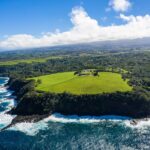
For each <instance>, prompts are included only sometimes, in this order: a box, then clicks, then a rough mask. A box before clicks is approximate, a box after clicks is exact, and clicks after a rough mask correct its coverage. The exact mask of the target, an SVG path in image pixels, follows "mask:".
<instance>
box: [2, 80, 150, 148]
mask: <svg viewBox="0 0 150 150" xmlns="http://www.w3.org/2000/svg"><path fill="white" fill-rule="evenodd" d="M7 81H8V78H0V129H1V128H3V127H5V126H6V125H8V124H9V123H10V122H11V120H12V119H13V118H14V117H15V116H11V115H7V114H5V112H7V111H8V110H10V109H11V107H13V106H14V105H15V101H14V98H13V97H12V96H11V94H12V91H9V90H7V87H5V86H4V84H5V83H6V82H7ZM99 149H102V150H120V149H123V150H135V149H139V150H141V149H143V150H146V149H147V150H149V149H150V121H145V122H144V121H141V122H139V124H138V125H136V126H132V125H130V118H128V117H119V116H118V117H117V116H103V117H92V116H84V117H78V116H63V115H61V114H57V113H56V114H53V115H52V116H49V117H48V118H46V119H44V120H42V121H40V122H38V123H19V124H17V125H15V126H14V127H11V128H10V129H8V130H5V131H2V132H0V150H99Z"/></svg>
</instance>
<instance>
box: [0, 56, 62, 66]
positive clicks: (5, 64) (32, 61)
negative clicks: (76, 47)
mask: <svg viewBox="0 0 150 150" xmlns="http://www.w3.org/2000/svg"><path fill="white" fill-rule="evenodd" d="M60 58H62V57H61V56H50V57H46V58H35V59H20V60H11V61H3V62H0V66H2V65H3V66H8V65H17V64H19V63H28V64H30V63H34V62H39V63H42V62H46V61H47V60H50V59H60Z"/></svg>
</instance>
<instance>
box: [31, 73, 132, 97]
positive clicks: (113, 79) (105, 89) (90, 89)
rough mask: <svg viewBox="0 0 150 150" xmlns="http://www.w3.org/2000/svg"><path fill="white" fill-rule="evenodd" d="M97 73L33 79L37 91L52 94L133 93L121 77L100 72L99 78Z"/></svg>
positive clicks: (116, 74) (55, 75)
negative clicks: (39, 82)
mask: <svg viewBox="0 0 150 150" xmlns="http://www.w3.org/2000/svg"><path fill="white" fill-rule="evenodd" d="M95 72H96V71H92V73H91V72H90V71H89V70H86V71H82V73H80V75H74V72H64V73H56V74H51V75H46V76H40V77H36V78H32V79H34V80H36V81H39V80H41V82H42V83H41V84H37V87H36V90H38V91H46V92H52V93H63V92H67V93H72V94H78V95H79V94H98V93H112V92H117V91H120V92H126V91H131V90H132V87H131V86H129V85H128V84H127V81H128V80H126V81H123V79H122V78H121V75H120V74H118V73H111V72H100V73H98V76H95V75H93V73H95Z"/></svg>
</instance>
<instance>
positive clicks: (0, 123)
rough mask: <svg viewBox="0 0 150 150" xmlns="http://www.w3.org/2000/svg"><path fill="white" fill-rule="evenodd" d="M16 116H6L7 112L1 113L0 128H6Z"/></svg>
mask: <svg viewBox="0 0 150 150" xmlns="http://www.w3.org/2000/svg"><path fill="white" fill-rule="evenodd" d="M14 117H15V116H13V115H8V114H5V112H3V113H0V127H2V128H3V127H5V126H7V125H9V124H10V123H11V121H12V120H13V118H14Z"/></svg>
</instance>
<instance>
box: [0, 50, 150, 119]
mask: <svg viewBox="0 0 150 150" xmlns="http://www.w3.org/2000/svg"><path fill="white" fill-rule="evenodd" d="M72 48H74V47H72ZM74 49H75V48H74ZM74 49H71V50H70V51H64V50H62V51H61V50H60V51H57V50H56V51H48V50H46V51H43V50H39V51H37V50H36V51H34V50H33V51H30V52H25V51H23V52H22V53H20V52H5V54H4V53H3V54H2V55H0V62H7V61H14V60H22V59H28V60H29V59H37V58H47V57H55V56H57V57H61V59H60V58H55V59H48V60H47V61H44V62H32V63H30V64H28V63H19V64H16V65H5V64H3V65H1V66H0V76H9V77H11V79H12V80H10V82H9V85H10V88H11V89H12V90H14V91H16V92H15V94H16V95H17V97H18V105H17V107H16V108H14V109H13V110H12V113H13V114H18V115H19V114H21V115H32V114H47V113H53V112H60V113H63V114H78V115H110V114H113V115H126V116H132V117H147V116H150V52H148V51H132V50H131V49H130V50H124V51H120V50H118V51H117V50H112V51H106V50H105V51H101V50H99V49H94V50H93V49H90V50H87V51H84V50H81V49H82V48H80V49H77V50H74ZM62 56H63V57H62ZM91 68H95V70H92V71H91V72H90V74H89V75H87V73H86V74H85V72H84V74H83V72H82V70H89V69H91ZM96 70H98V72H99V73H98V72H96ZM74 71H76V72H74ZM61 72H64V73H62V74H61ZM108 76H109V77H108ZM110 76H111V77H110ZM121 76H122V78H121ZM27 78H30V79H32V78H35V79H36V80H37V82H35V81H34V80H26V79H27ZM106 79H107V80H106ZM128 79H129V80H128ZM47 81H49V82H47ZM103 81H105V84H104V82H103ZM112 82H113V83H112ZM114 82H115V84H116V83H117V84H118V85H117V86H114V87H111V86H110V85H114ZM127 82H128V84H129V85H130V86H129V85H127ZM81 83H84V84H81ZM110 83H111V84H110ZM87 85H90V88H89V89H88V86H87ZM91 85H92V88H91ZM100 85H104V86H103V87H102V89H103V91H102V89H98V88H97V87H100ZM42 86H43V87H42ZM122 86H124V88H123V87H122ZM40 87H41V89H42V90H43V89H44V91H41V89H40ZM105 87H107V89H106V90H107V91H106V90H105V91H104V89H105ZM118 87H121V88H118ZM131 87H133V89H132V90H131ZM36 89H38V90H40V91H37V90H36ZM76 89H78V91H76ZM81 89H82V90H81ZM83 89H84V90H83ZM108 89H109V91H108ZM112 89H115V90H114V91H112ZM118 89H119V91H120V89H124V90H122V91H120V92H117V91H118ZM127 89H128V90H127ZM69 90H71V91H69ZM64 91H66V92H72V91H73V92H72V94H68V93H66V92H65V93H61V92H64ZM85 91H86V92H85ZM93 91H96V92H95V93H94V92H93ZM125 91H128V92H125ZM51 92H57V94H56V93H51ZM103 92H105V93H103ZM112 92H113V93H112ZM59 93H60V94H59ZM85 93H89V94H88V95H87V94H85ZM96 93H99V94H96ZM74 94H81V95H74ZM82 94H84V95H82Z"/></svg>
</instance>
